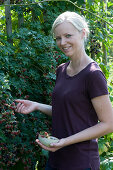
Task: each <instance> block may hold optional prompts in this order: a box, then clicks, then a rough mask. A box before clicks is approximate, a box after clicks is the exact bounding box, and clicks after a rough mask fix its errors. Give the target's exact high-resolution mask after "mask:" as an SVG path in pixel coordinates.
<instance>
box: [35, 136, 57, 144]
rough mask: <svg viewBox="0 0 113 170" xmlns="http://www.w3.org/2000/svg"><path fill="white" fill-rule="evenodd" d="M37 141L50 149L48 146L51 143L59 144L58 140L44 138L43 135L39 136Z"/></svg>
mask: <svg viewBox="0 0 113 170" xmlns="http://www.w3.org/2000/svg"><path fill="white" fill-rule="evenodd" d="M38 139H39V141H40V142H41V143H42V144H43V145H45V146H47V147H50V144H52V143H57V142H59V139H58V138H56V137H53V136H49V137H45V136H44V135H40V134H39V136H38Z"/></svg>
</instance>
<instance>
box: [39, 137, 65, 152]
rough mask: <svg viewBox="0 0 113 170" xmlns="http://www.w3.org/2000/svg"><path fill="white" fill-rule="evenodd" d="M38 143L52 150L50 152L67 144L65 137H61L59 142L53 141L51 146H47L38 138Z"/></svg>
mask: <svg viewBox="0 0 113 170" xmlns="http://www.w3.org/2000/svg"><path fill="white" fill-rule="evenodd" d="M36 143H37V144H38V145H39V146H40V147H41V148H43V149H45V150H47V151H50V152H55V151H57V150H59V149H61V148H63V147H64V146H65V139H60V140H59V142H58V143H53V144H50V147H47V146H45V145H43V144H42V143H40V141H39V140H38V139H36Z"/></svg>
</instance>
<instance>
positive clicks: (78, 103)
mask: <svg viewBox="0 0 113 170" xmlns="http://www.w3.org/2000/svg"><path fill="white" fill-rule="evenodd" d="M68 64H69V62H67V63H64V64H61V65H60V66H59V67H58V69H57V77H56V85H55V88H54V90H53V95H52V135H53V136H55V137H57V138H59V139H61V138H66V137H68V136H71V135H73V134H76V133H78V132H80V131H82V130H84V129H86V128H89V127H91V126H94V125H96V124H97V123H98V117H97V114H96V112H95V110H94V107H93V105H92V102H91V99H92V98H94V97H97V96H101V95H106V94H108V90H107V82H106V79H105V76H104V74H103V73H102V71H101V69H100V67H99V66H98V65H97V63H96V62H92V63H90V64H88V66H86V67H85V68H84V69H83V70H82V71H80V72H79V73H78V74H77V75H74V76H72V77H71V76H69V75H68V74H67V72H66V69H67V66H68ZM49 163H50V165H51V166H52V167H56V168H57V169H58V170H84V169H85V168H92V170H99V166H100V161H99V153H98V143H97V139H92V140H88V141H84V142H79V143H76V144H72V145H69V146H66V147H64V148H62V149H59V150H58V151H56V152H54V153H52V152H50V154H49Z"/></svg>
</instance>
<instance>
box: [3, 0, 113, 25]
mask: <svg viewBox="0 0 113 170" xmlns="http://www.w3.org/2000/svg"><path fill="white" fill-rule="evenodd" d="M53 1H54V2H55V1H60V2H62V1H64V2H69V3H71V4H73V5H74V6H75V7H76V8H78V9H80V10H84V11H87V12H89V13H90V14H92V15H94V16H95V17H96V18H100V19H101V20H102V21H103V22H105V23H107V24H108V25H110V26H111V27H112V28H113V25H111V24H110V23H109V22H108V21H106V20H105V19H103V18H101V17H100V16H98V15H96V14H94V13H93V12H91V11H89V10H88V9H85V8H81V7H79V6H78V5H76V2H72V1H70V0H53ZM44 2H52V0H43V1H39V2H35V3H29V4H10V5H9V4H5V5H4V4H3V5H0V7H1V6H10V7H12V6H30V5H36V4H40V3H44Z"/></svg>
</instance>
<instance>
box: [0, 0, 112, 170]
mask: <svg viewBox="0 0 113 170" xmlns="http://www.w3.org/2000/svg"><path fill="white" fill-rule="evenodd" d="M11 2H12V4H13V3H16V2H17V1H13V0H12V1H11ZM31 2H32V1H27V0H25V1H18V4H19V3H26V4H29V3H31ZM99 2H100V1H99ZM99 2H98V1H97V0H96V1H94V2H93V3H92V1H90V0H88V1H87V2H86V4H85V3H83V1H79V3H77V5H79V6H78V7H83V5H84V6H85V8H86V9H87V10H90V11H92V12H94V13H98V14H99V15H100V16H101V17H102V18H104V19H106V15H105V13H104V12H102V8H103V7H102V4H101V3H99ZM0 10H1V11H0V14H1V16H2V17H1V20H0V28H1V32H0V52H1V53H0V125H1V128H0V136H1V137H0V145H1V148H0V153H2V154H1V155H2V157H1V159H0V167H1V168H3V169H4V170H5V169H9V170H10V169H11V170H14V169H15V170H20V169H34V168H36V166H38V169H39V170H42V169H43V167H44V164H45V161H46V157H47V152H45V151H44V150H41V149H40V148H39V147H38V146H37V145H36V143H35V139H36V137H37V132H40V131H47V132H51V118H48V117H46V116H45V115H43V114H41V113H40V112H34V113H31V114H29V115H22V114H17V113H14V107H15V105H14V103H13V101H14V99H15V98H24V99H30V100H34V101H38V102H42V103H48V104H51V92H52V90H53V87H54V83H55V78H56V76H55V70H56V68H57V66H58V65H59V64H61V63H63V62H66V61H67V60H68V58H67V57H66V56H65V55H64V54H62V53H61V52H60V51H59V49H58V48H57V47H56V45H55V43H54V41H53V40H52V36H51V34H50V32H51V25H52V23H53V21H54V19H55V18H56V17H57V16H58V15H59V14H60V13H61V12H64V11H66V10H70V11H76V12H78V13H80V14H82V15H85V17H86V18H87V20H89V25H90V31H91V34H90V37H89V40H88V42H87V45H86V51H87V53H88V55H90V56H91V57H92V58H93V59H94V60H95V61H97V62H98V63H99V65H100V67H101V68H102V70H103V72H104V73H105V76H106V78H107V80H108V82H109V92H110V95H111V100H112V99H113V97H112V95H113V86H112V82H113V80H112V78H111V74H112V73H111V74H109V70H111V67H112V62H111V63H110V64H109V65H108V66H106V65H105V63H104V62H103V59H102V56H103V49H102V43H103V42H104V44H105V47H106V50H107V53H108V62H109V58H110V57H111V53H110V52H111V51H112V48H110V50H109V47H110V45H111V44H112V36H113V34H112V30H111V28H110V27H109V25H108V30H107V31H106V29H103V25H104V23H103V21H102V20H101V19H99V18H97V17H95V16H94V15H93V14H91V13H89V12H87V11H86V10H81V9H80V8H77V6H74V5H72V4H71V3H69V2H65V1H64V2H52V1H51V2H45V3H42V4H38V5H29V6H24V5H23V6H21V7H19V6H13V7H11V12H12V32H13V34H12V37H11V38H12V39H13V45H12V44H10V43H8V42H7V35H6V32H5V28H6V25H5V17H4V16H5V15H4V14H3V13H4V8H3V7H1V8H0ZM109 10H111V8H110V4H109ZM20 14H21V15H23V16H24V23H23V25H22V26H21V27H20V28H19V27H18V15H20ZM107 15H108V16H109V22H110V21H111V19H110V18H111V14H110V13H108V14H107ZM106 37H107V41H106ZM12 103H13V104H12ZM112 139H113V136H112V134H109V135H106V136H104V137H103V138H100V139H99V148H100V150H99V151H100V157H101V169H102V170H104V169H110V166H111V165H112V157H113V156H112V146H113V143H112ZM7 141H8V142H7ZM8 159H10V161H8ZM36 162H37V165H35V163H36Z"/></svg>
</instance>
